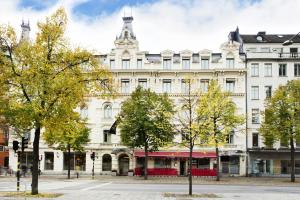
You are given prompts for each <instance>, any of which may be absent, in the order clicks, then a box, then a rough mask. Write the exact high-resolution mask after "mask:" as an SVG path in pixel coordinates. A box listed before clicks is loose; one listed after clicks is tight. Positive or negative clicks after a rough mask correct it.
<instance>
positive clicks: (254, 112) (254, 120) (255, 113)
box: [252, 108, 259, 124]
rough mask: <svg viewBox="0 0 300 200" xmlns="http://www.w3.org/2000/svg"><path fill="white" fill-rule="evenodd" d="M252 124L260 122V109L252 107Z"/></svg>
mask: <svg viewBox="0 0 300 200" xmlns="http://www.w3.org/2000/svg"><path fill="white" fill-rule="evenodd" d="M252 124H259V109H257V108H256V109H252Z"/></svg>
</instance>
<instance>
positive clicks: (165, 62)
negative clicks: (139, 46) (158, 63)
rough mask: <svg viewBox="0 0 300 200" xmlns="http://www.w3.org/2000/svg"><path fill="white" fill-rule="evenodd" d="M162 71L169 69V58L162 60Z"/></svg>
mask: <svg viewBox="0 0 300 200" xmlns="http://www.w3.org/2000/svg"><path fill="white" fill-rule="evenodd" d="M163 69H171V59H170V58H164V60H163Z"/></svg>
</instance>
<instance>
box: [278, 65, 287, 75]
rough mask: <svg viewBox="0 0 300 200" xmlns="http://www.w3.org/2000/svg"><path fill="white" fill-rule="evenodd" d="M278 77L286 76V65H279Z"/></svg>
mask: <svg viewBox="0 0 300 200" xmlns="http://www.w3.org/2000/svg"><path fill="white" fill-rule="evenodd" d="M279 76H286V64H279Z"/></svg>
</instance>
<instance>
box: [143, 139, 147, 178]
mask: <svg viewBox="0 0 300 200" xmlns="http://www.w3.org/2000/svg"><path fill="white" fill-rule="evenodd" d="M144 179H145V180H148V144H147V142H145V164H144Z"/></svg>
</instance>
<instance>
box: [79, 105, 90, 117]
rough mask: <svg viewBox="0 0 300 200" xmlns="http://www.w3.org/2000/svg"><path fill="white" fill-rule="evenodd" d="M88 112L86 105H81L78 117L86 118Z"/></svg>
mask: <svg viewBox="0 0 300 200" xmlns="http://www.w3.org/2000/svg"><path fill="white" fill-rule="evenodd" d="M88 116H89V113H88V107H87V106H86V105H83V106H81V108H80V117H81V118H83V119H86V118H88Z"/></svg>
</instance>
